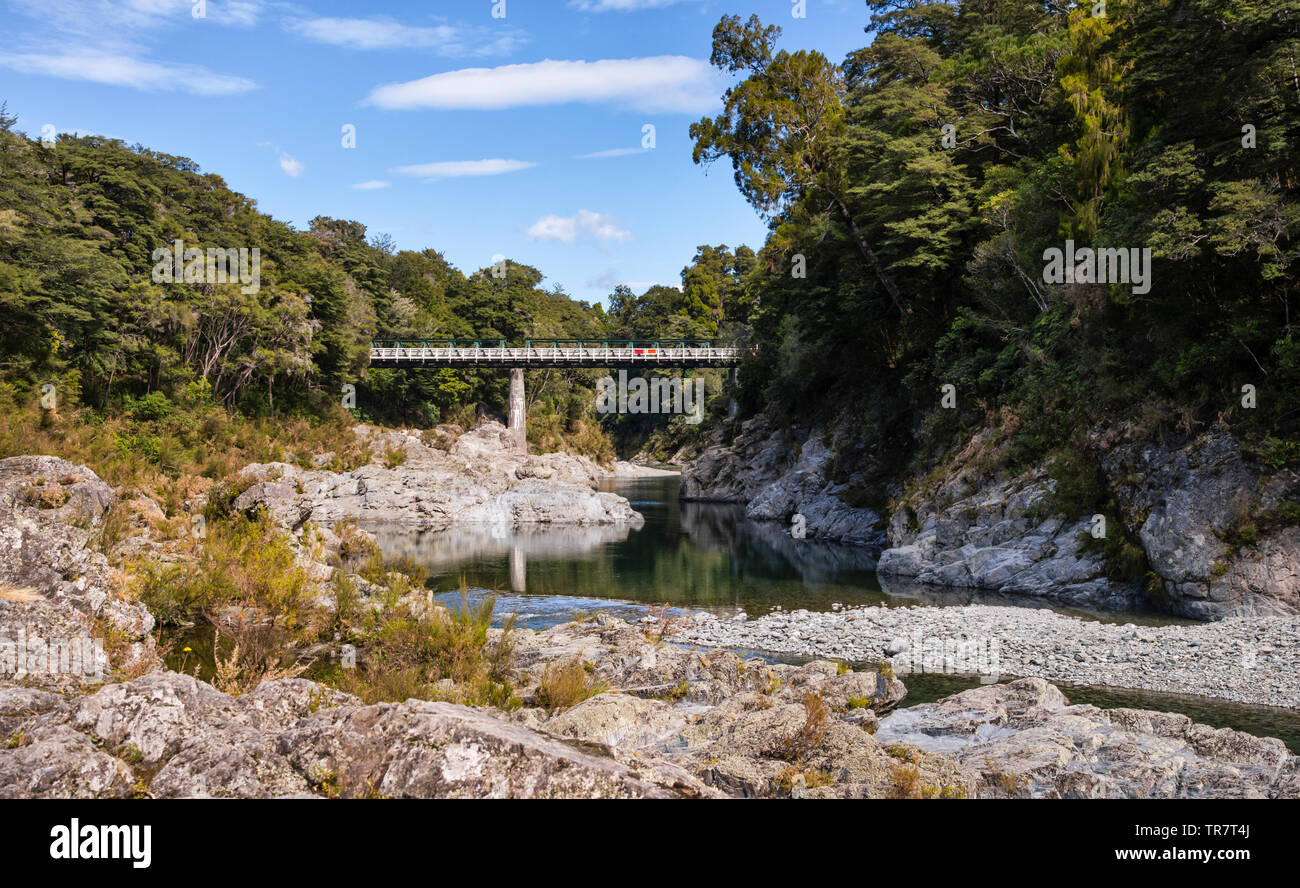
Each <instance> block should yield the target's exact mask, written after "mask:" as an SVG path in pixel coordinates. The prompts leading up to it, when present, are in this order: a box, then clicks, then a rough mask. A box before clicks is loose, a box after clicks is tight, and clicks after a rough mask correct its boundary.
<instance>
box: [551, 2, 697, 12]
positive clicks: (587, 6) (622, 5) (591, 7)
mask: <svg viewBox="0 0 1300 888" xmlns="http://www.w3.org/2000/svg"><path fill="white" fill-rule="evenodd" d="M680 2H681V0H569V6H571V7H572V8H574V9H579V10H582V11H583V12H635V11H636V10H638V9H658V8H659V7H661V6H673V5H674V4H677V3H680Z"/></svg>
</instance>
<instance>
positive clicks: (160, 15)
mask: <svg viewBox="0 0 1300 888" xmlns="http://www.w3.org/2000/svg"><path fill="white" fill-rule="evenodd" d="M12 5H13V6H15V7H17V8H18V10H19V11H20V12H22V13H24V14H25V15H29V16H31V17H33V18H37V19H39V20H40V21H41V22H43V23H44V24H46V25H48V26H50V27H53V28H55V29H57V30H59V31H63V32H66V33H73V34H84V35H86V36H89V37H93V38H95V39H97V40H103V39H105V38H107V37H110V36H111V35H115V34H119V33H120V32H123V31H149V30H158V29H161V28H165V27H168V26H174V25H185V24H191V23H199V24H216V25H233V26H236V27H243V28H247V27H252V26H253V25H255V24H257V22H258V19H259V18H260V17H261V14H262V10H263V8H264V6H265V4H264V3H263V2H262V0H207V4H206V8H205V10H204V12H205V15H204V16H203V18H201V19H196V18H195V17H194V13H193V10H194V0H92V2H87V0H12Z"/></svg>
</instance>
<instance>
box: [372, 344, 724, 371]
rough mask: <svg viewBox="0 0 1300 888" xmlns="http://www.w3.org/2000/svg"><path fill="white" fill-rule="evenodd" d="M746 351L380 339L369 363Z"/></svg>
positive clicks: (663, 358)
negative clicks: (454, 343)
mask: <svg viewBox="0 0 1300 888" xmlns="http://www.w3.org/2000/svg"><path fill="white" fill-rule="evenodd" d="M743 356H744V354H743V350H742V349H738V348H726V347H721V346H715V345H712V344H706V345H695V344H686V343H680V344H679V343H673V344H672V345H670V346H668V347H664V346H663V345H661V344H660V343H658V342H654V343H643V342H636V343H630V344H622V343H620V344H617V345H615V344H612V343H611V344H608V345H606V344H604V343H601V344H599V345H596V344H592V345H587V344H583V345H554V346H552V345H549V344H548V345H546V346H540V347H539V346H535V345H525V346H507V345H494V346H484V345H465V346H463V345H460V344H456V345H441V344H439V345H434V344H430V343H423V342H421V343H406V342H401V343H397V342H393V343H388V342H376V343H374V344H373V345H372V346H371V349H370V360H371V363H381V364H383V363H428V364H442V365H454V364H508V365H510V366H512V367H519V366H527V365H528V364H543V363H545V364H553V363H564V364H590V365H593V366H601V365H602V364H603V365H606V366H609V365H617V364H647V363H662V364H710V365H730V364H738V363H740V360H741V358H742V357H743Z"/></svg>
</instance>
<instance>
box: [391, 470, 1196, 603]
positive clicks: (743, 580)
mask: <svg viewBox="0 0 1300 888" xmlns="http://www.w3.org/2000/svg"><path fill="white" fill-rule="evenodd" d="M679 483H680V482H679V479H678V478H677V477H676V476H671V477H658V478H645V479H637V480H633V481H623V482H618V483H616V484H611V485H610V488H609V489H611V490H614V491H615V492H617V493H619V494H621V495H622V496H625V497H627V499H628V500H629V501H630V502H631V503H632V507H633V508H634V509H636V510H637V511H638V512H640V513H641V514H642V515H644V516H645V519H646V522H645V526H644V527H643V528H641V529H640V530H629V529H627V528H612V527H549V528H547V527H543V528H526V529H520V530H507V529H503V528H499V529H495V530H494V529H488V528H482V529H479V528H455V529H453V530H449V531H439V532H423V533H421V532H417V531H412V530H411V529H410V528H406V527H401V526H392V525H377V526H376V525H372V526H370V527H369V529H370V530H371V531H372V532H374V533H375V535H376V537H377V538H378V540H379V546H380V548H381V549H382V550H383V551H384V554H385V555H386V556H387V557H389V558H394V559H395V558H410V559H412V560H413V561H415V562H417V563H419V564H421V565H423V566H424V567H425V568H426V569H427V570H428V571H429V572H430V580H429V586H430V587H431V588H433V589H435V590H438V591H442V592H445V591H450V590H454V589H456V588H458V587H459V585H460V582H461V580H462V579H464V581H465V582H466V583H467V584H468V585H469V586H470V587H471V588H478V589H494V590H498V591H500V592H503V593H508V594H509V595H510V596H513V597H512V598H510V599H507V600H508V601H515V599H516V598H519V597H521V596H526V597H527V598H529V599H531V598H534V597H536V596H541V597H550V596H570V597H573V598H575V599H591V600H596V603H599V602H600V601H603V600H608V599H617V600H619V601H624V602H639V603H642V604H653V605H662V604H669V605H672V606H675V607H687V608H701V609H709V610H717V611H721V612H724V613H734V612H735V611H737V610H744V611H745V612H747V613H749V614H751V615H758V614H764V613H767V612H768V611H769V610H771V609H772V607H774V606H777V605H780V606H781V607H783V608H785V609H786V610H794V609H796V608H806V609H808V610H830V609H831V608H832V606H833V605H835V604H840V605H844V606H846V607H847V606H852V605H886V606H915V605H918V604H921V605H934V606H951V605H954V604H968V603H973V602H980V603H984V604H1015V605H1022V606H1025V607H1048V606H1049V605H1047V604H1046V603H1044V602H1043V601H1042V600H1040V599H1032V598H1016V597H1012V596H1001V595H990V594H981V593H977V592H973V591H963V590H940V589H934V588H927V587H920V586H917V585H915V584H906V583H900V582H898V581H893V580H888V579H885V578H880V577H877V575H876V572H875V566H876V562H875V559H874V558H873V557H872V556H871V555H870V554H869V553H867V552H866V551H864V550H863V549H862V548H861V547H860V546H849V545H840V544H833V543H819V542H817V541H815V540H794V539H791V538H790V536H789V534H787V533H783V532H782V528H781V527H780V526H779V525H777V524H776V523H774V522H756V521H749V520H747V519H746V518H745V514H744V509H743V508H742V507H741V506H738V505H730V504H718V503H681V502H679V501H678V499H677V490H678V486H679ZM882 584H883V585H882ZM520 603H521V606H522V609H523V610H536V609H539V608H541V609H545V606H544V605H543V604H542V603H538V605H537V607H533V606H531V605H522V602H520ZM556 606H557V605H556V604H555V603H552V604H551V605H549V607H552V608H554V607H556ZM573 606H575V607H577V606H579V605H576V604H575V605H573ZM602 607H606V608H607V607H608V606H607V605H602ZM1056 609H1057V610H1059V611H1062V612H1066V613H1075V614H1080V615H1086V616H1091V617H1093V618H1095V619H1101V620H1106V621H1115V622H1134V623H1144V622H1149V623H1169V622H1179V621H1177V620H1173V619H1171V618H1169V617H1163V616H1160V615H1157V614H1143V613H1137V612H1127V613H1122V614H1116V613H1101V614H1089V613H1086V612H1084V611H1078V610H1066V609H1063V608H1056ZM560 610H561V611H563V612H567V610H566V609H565V608H563V607H561V608H560ZM554 622H561V620H559V619H556V620H555V621H554Z"/></svg>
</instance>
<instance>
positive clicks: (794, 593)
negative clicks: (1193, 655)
mask: <svg viewBox="0 0 1300 888" xmlns="http://www.w3.org/2000/svg"><path fill="white" fill-rule="evenodd" d="M678 483H679V482H678V479H677V478H676V477H660V478H648V479H637V480H632V481H623V482H618V483H617V484H614V485H611V486H610V489H612V490H614V491H616V492H617V493H619V494H621V495H623V496H625V497H627V498H628V500H629V501H631V503H632V506H633V508H635V509H636V510H637V511H638V512H640V513H641V514H642V515H644V516H645V519H646V523H645V526H644V527H643V528H641V529H640V530H628V529H627V528H621V529H615V528H608V527H585V528H573V527H554V528H541V529H527V530H519V531H498V532H495V533H494V532H492V531H488V530H477V529H469V528H457V529H454V530H451V531H443V532H438V533H432V532H423V533H421V532H416V531H412V530H410V529H409V528H398V527H392V526H388V527H382V526H381V527H372V528H371V529H372V530H373V531H375V533H376V536H377V537H378V539H379V544H380V547H381V548H382V549H383V550H384V553H385V554H386V555H387V556H389V557H390V558H398V557H404V558H410V559H412V560H414V561H416V562H417V563H419V564H421V565H422V566H423V567H424V568H425V569H426V570H427V571H428V575H429V579H428V583H427V584H428V586H429V587H430V588H431V589H432V590H433V591H435V594H438V595H440V596H442V597H443V598H445V599H446V600H448V601H454V600H455V599H457V598H458V597H459V592H458V591H457V590H458V589H459V587H460V584H461V582H462V580H463V581H464V582H465V583H466V584H467V585H468V586H469V587H470V589H471V598H472V599H478V598H480V597H481V596H483V595H486V594H491V593H495V594H496V597H497V599H496V609H497V612H498V613H499V614H502V615H505V614H516V615H517V618H518V622H519V624H520V625H522V626H526V627H529V628H532V629H542V628H545V627H547V626H553V625H556V624H558V623H564V622H568V621H570V620H573V619H577V618H579V617H583V616H587V615H589V614H592V613H595V612H597V611H600V612H604V613H610V614H613V615H615V616H619V617H622V618H624V619H628V620H636V619H639V618H641V617H643V616H646V615H647V614H649V613H650V612H651V609H652V608H654V607H657V606H661V605H665V604H666V605H669V607H670V610H671V609H672V608H695V609H707V610H713V611H717V612H720V613H724V614H731V613H735V612H736V611H739V610H744V611H745V612H746V613H748V614H750V615H751V616H757V615H761V614H764V613H767V612H768V611H769V610H770V609H771V608H772V607H774V606H777V605H779V606H781V607H783V608H785V609H786V610H793V609H795V608H806V609H808V610H829V609H831V608H832V607H833V606H834V605H836V604H839V605H843V606H846V607H848V606H853V605H885V606H890V607H894V606H916V605H925V606H933V607H944V606H953V605H960V604H969V603H975V602H979V603H986V604H1012V605H1020V606H1025V607H1046V606H1048V605H1046V604H1045V603H1044V602H1042V601H1039V600H1033V599H1023V598H1014V597H1008V596H989V595H981V594H979V593H976V592H972V591H964V590H940V589H932V588H918V587H915V586H911V587H908V586H906V585H899V584H895V583H892V582H890V581H888V580H885V581H884V584H883V585H882V582H881V578H878V577H877V576H876V574H875V571H874V567H875V562H874V560H873V559H872V558H871V557H870V555H869V554H868V553H866V552H864V551H863V550H862V549H861V548H860V547H857V546H844V545H833V544H822V543H817V542H815V541H811V540H799V541H796V540H792V539H790V537H789V536H787V535H786V534H783V533H782V532H781V529H780V528H779V527H778V526H776V525H775V524H771V523H767V522H761V523H760V522H752V521H748V520H746V519H745V517H744V511H743V509H742V508H741V507H739V506H734V505H721V504H713V503H679V501H678V499H677V489H678ZM1055 609H1056V610H1058V611H1060V612H1063V613H1072V614H1077V615H1080V616H1086V617H1090V618H1092V619H1100V620H1105V621H1108V622H1121V623H1126V622H1132V623H1175V622H1185V621H1182V620H1176V619H1172V618H1169V617H1167V616H1163V615H1160V614H1153V613H1140V612H1123V613H1114V612H1108V613H1088V612H1084V611H1079V610H1069V609H1064V608H1055ZM904 683H905V684H906V685H907V687H908V697H907V701H906V703H907V704H909V705H915V704H917V703H925V702H930V701H933V700H937V699H940V698H942V697H945V696H948V695H949V694H954V693H957V692H958V691H962V690H965V689H966V688H969V687H974V686H976V685H977V684H978V680H977V679H975V678H971V677H967V676H957V675H932V674H927V675H920V674H913V675H909V676H906V677H905V678H904ZM1062 690H1064V691H1065V693H1066V694H1067V696H1069V697H1070V699H1071V700H1072V701H1074V702H1077V703H1092V704H1094V705H1097V706H1100V707H1103V708H1114V707H1121V706H1128V707H1134V708H1140V709H1159V710H1162V711H1169V712H1181V713H1183V714H1185V715H1188V716H1190V717H1192V718H1193V719H1195V720H1196V721H1200V722H1203V723H1205V724H1209V725H1213V726H1215V727H1232V728H1237V729H1238V730H1243V731H1248V732H1250V733H1252V734H1258V735H1261V736H1271V737H1280V738H1281V739H1282V740H1283V741H1285V742H1286V743H1287V745H1288V746H1289V747H1290V748H1291V749H1292V750H1293V751H1297V752H1300V712H1296V711H1294V710H1288V709H1276V708H1272V707H1266V706H1246V705H1242V704H1236V703H1226V702H1221V701H1217V700H1213V699H1208V698H1204V697H1192V696H1183V695H1170V694H1155V693H1148V692H1142V691H1128V690H1114V689H1110V688H1090V687H1081V686H1071V685H1062Z"/></svg>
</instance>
